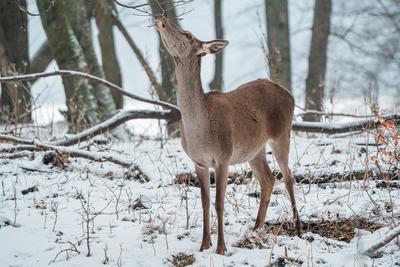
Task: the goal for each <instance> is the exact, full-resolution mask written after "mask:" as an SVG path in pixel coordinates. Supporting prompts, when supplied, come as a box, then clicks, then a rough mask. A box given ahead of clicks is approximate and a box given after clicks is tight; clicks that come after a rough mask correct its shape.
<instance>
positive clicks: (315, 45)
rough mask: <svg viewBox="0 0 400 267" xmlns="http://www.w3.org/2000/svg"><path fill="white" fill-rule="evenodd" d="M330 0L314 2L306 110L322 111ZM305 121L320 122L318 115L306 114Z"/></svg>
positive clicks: (330, 8)
mask: <svg viewBox="0 0 400 267" xmlns="http://www.w3.org/2000/svg"><path fill="white" fill-rule="evenodd" d="M331 10H332V2H331V0H318V1H315V7H314V22H313V28H312V37H311V48H310V55H309V58H308V75H307V79H306V100H305V101H306V103H305V107H306V109H310V110H317V111H322V109H323V100H324V88H325V73H326V65H327V47H328V37H329V31H330V20H331ZM303 118H304V120H305V121H320V118H321V116H320V114H316V113H314V114H310V113H309V114H306V115H304V117H303Z"/></svg>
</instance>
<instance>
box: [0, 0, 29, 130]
mask: <svg viewBox="0 0 400 267" xmlns="http://www.w3.org/2000/svg"><path fill="white" fill-rule="evenodd" d="M20 5H21V6H24V7H26V1H25V0H23V1H20ZM27 21H28V20H27V14H26V13H25V12H20V10H19V8H18V6H17V4H16V2H15V1H14V0H2V1H0V28H1V34H0V43H1V46H2V47H3V51H2V54H3V55H2V65H1V74H2V75H8V74H15V73H25V72H26V71H27V69H28V68H29V52H28V31H27ZM31 105H32V103H31V92H30V85H29V84H28V83H16V84H8V85H6V86H5V87H3V88H2V91H1V98H0V113H1V115H2V116H1V117H2V118H0V120H2V121H7V122H14V123H26V122H30V121H31Z"/></svg>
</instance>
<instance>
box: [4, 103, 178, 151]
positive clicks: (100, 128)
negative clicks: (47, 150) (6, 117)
mask: <svg viewBox="0 0 400 267" xmlns="http://www.w3.org/2000/svg"><path fill="white" fill-rule="evenodd" d="M132 119H159V120H167V121H170V120H173V119H174V118H173V114H172V113H171V112H170V111H168V110H163V111H155V110H121V111H120V112H118V113H117V114H115V115H114V116H112V117H111V118H109V119H108V120H106V121H104V122H102V123H100V124H97V125H95V126H93V127H91V128H89V129H86V130H84V131H82V132H80V133H77V134H74V135H72V136H69V137H68V138H65V139H63V140H59V141H55V142H52V144H53V145H57V146H71V145H75V144H78V143H80V142H83V141H86V140H89V139H90V138H92V137H94V136H96V135H99V134H102V133H105V132H108V131H110V130H112V129H114V128H116V127H118V126H119V125H121V124H123V123H125V122H127V121H129V120H132ZM0 140H1V136H0Z"/></svg>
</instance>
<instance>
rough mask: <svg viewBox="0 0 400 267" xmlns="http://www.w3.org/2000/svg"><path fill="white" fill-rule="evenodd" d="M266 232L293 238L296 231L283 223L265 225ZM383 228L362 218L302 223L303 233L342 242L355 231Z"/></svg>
mask: <svg viewBox="0 0 400 267" xmlns="http://www.w3.org/2000/svg"><path fill="white" fill-rule="evenodd" d="M266 227H267V228H268V232H270V233H273V234H275V235H289V236H295V235H296V231H295V229H294V227H293V226H292V224H290V223H288V222H284V223H281V224H267V225H266ZM381 227H383V225H382V224H378V223H374V222H369V221H367V220H365V219H362V218H357V217H353V218H350V219H341V220H336V221H328V220H321V221H312V222H303V229H304V230H303V232H311V233H314V234H319V235H320V236H323V237H326V238H330V239H335V240H339V241H344V242H350V240H352V239H353V238H354V235H355V234H356V233H355V229H362V230H367V231H371V232H374V231H376V230H378V229H379V228H381Z"/></svg>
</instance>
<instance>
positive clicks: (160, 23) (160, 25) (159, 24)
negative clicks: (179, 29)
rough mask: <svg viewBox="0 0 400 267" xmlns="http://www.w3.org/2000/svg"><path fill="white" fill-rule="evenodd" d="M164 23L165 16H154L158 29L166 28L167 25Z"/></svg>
mask: <svg viewBox="0 0 400 267" xmlns="http://www.w3.org/2000/svg"><path fill="white" fill-rule="evenodd" d="M163 21H164V19H163V16H160V15H157V16H154V24H155V25H156V26H157V27H158V28H165V23H164V22H163Z"/></svg>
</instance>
